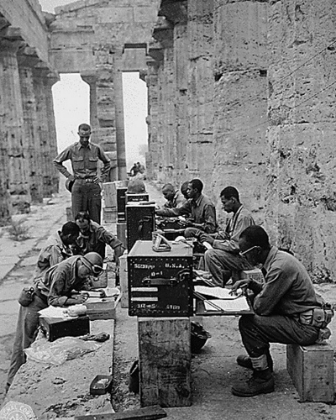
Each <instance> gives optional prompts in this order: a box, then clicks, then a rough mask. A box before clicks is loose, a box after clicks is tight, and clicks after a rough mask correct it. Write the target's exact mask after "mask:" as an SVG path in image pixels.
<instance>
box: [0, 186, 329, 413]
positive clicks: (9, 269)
mask: <svg viewBox="0 0 336 420" xmlns="http://www.w3.org/2000/svg"><path fill="white" fill-rule="evenodd" d="M147 189H148V192H149V195H150V199H152V200H156V199H160V200H161V199H162V197H161V196H160V194H159V193H158V192H157V190H156V189H155V188H153V187H151V186H150V185H147ZM69 198H70V197H69V194H68V193H67V192H66V191H62V192H61V193H60V194H59V195H58V196H56V197H54V198H52V199H50V200H46V202H45V203H44V205H43V206H36V207H33V209H32V213H31V214H30V215H28V217H27V226H29V227H30V229H29V233H30V234H31V238H30V239H28V240H26V241H12V240H11V239H9V237H8V234H7V233H6V232H5V230H4V229H2V230H1V233H2V236H1V237H0V267H1V270H0V273H1V274H0V276H1V279H0V302H1V306H0V357H1V359H0V360H1V362H0V392H1V391H3V387H4V382H5V373H6V371H7V368H8V362H9V355H10V349H11V343H12V339H13V333H14V329H15V323H16V316H17V311H18V304H17V303H16V299H17V296H18V292H19V291H20V289H21V288H22V285H23V284H26V283H28V282H29V278H30V276H31V273H32V271H33V267H34V264H35V262H36V256H37V253H38V251H39V249H40V247H41V244H42V243H43V241H44V240H45V239H46V237H47V236H48V235H49V234H50V233H53V232H54V231H55V230H57V229H58V228H59V226H61V225H62V224H63V223H64V222H65V208H66V207H67V206H68V205H69ZM110 228H111V229H113V226H111V227H110ZM1 233H0V234H1ZM317 288H318V290H319V291H320V292H321V293H322V294H323V295H324V296H326V297H327V298H328V299H329V301H331V302H332V303H333V304H335V305H336V286H335V285H331V284H324V285H320V286H318V287H317ZM198 320H199V321H201V323H202V324H203V325H204V327H205V329H206V330H207V331H209V332H210V333H211V335H212V337H211V338H210V339H209V340H208V342H207V344H206V346H205V347H204V348H203V349H202V351H201V353H199V354H197V355H194V357H193V361H192V380H193V385H192V386H193V404H192V406H191V407H180V408H167V409H165V410H166V412H167V414H168V418H169V419H172V420H178V419H179V420H180V419H186V420H189V419H190V420H191V419H193V420H195V419H197V420H198V419H200V420H203V419H204V420H209V419H210V420H212V419H218V418H221V419H230V420H232V419H233V420H242V419H249V420H250V419H253V420H260V419H265V420H268V419H280V420H287V419H288V420H289V419H290V420H299V419H300V420H301V419H302V418H305V419H306V420H313V419H335V418H336V406H334V405H330V404H324V403H300V402H299V398H298V394H297V392H296V390H295V388H294V386H293V384H292V382H291V380H290V378H289V375H288V373H287V371H286V354H285V346H282V345H274V346H272V353H273V357H274V361H275V380H276V390H275V392H274V393H272V394H268V395H263V396H258V397H254V398H246V399H244V398H238V397H234V396H232V395H231V392H230V389H231V385H232V383H233V382H234V381H235V380H237V379H243V378H246V377H248V375H249V373H248V372H247V371H246V370H244V369H242V368H239V367H238V366H237V365H236V363H235V359H236V357H237V355H238V354H240V353H242V352H243V347H242V345H241V340H240V336H239V333H238V329H237V322H238V318H236V317H224V316H223V317H207V318H206V317H204V318H203V319H198ZM108 328H109V329H111V330H113V327H111V326H110V324H109V327H108ZM332 329H333V330H336V325H335V320H334V321H333V323H332ZM136 331H137V324H136V318H135V317H129V316H128V314H127V309H123V308H119V309H118V311H117V319H116V322H115V331H111V332H112V334H113V333H114V346H113V359H114V363H113V376H114V388H113V395H112V406H111V407H110V409H111V411H112V410H113V409H115V410H116V411H124V410H129V409H133V408H139V406H140V404H139V397H138V395H135V394H133V393H130V392H129V391H128V386H127V385H128V384H127V382H128V371H129V369H130V367H131V364H132V363H133V361H134V360H135V359H136V358H137V335H136ZM330 343H331V344H332V345H333V347H334V348H335V345H336V335H335V336H334V335H333V336H332V337H331V340H330ZM103 359H104V357H103ZM101 361H102V357H99V358H98V357H94V356H92V357H90V363H92V365H91V368H90V369H92V370H90V372H89V373H90V376H89V375H88V379H89V377H90V378H91V376H92V374H91V372H99V369H102V362H101ZM85 363H86V362H85ZM109 363H110V360H109V361H108V363H107V365H108V364H109ZM27 365H28V364H27ZM73 366H74V365H70V364H69V365H64V370H62V371H61V370H57V369H56V370H52V369H47V370H45V371H43V372H39V371H38V370H36V368H33V370H31V371H29V370H27V371H25V375H26V376H23V377H26V379H25V380H24V381H22V382H26V381H28V380H29V382H27V383H22V384H21V385H20V386H21V390H19V388H17V392H14V390H13V393H12V394H11V395H10V394H9V396H10V397H11V398H12V399H14V400H16V399H15V398H16V397H19V396H21V397H20V398H19V399H18V400H22V401H24V398H25V394H27V392H26V391H25V390H24V387H25V386H26V390H27V386H28V387H29V392H30V394H29V398H33V399H34V401H33V400H30V401H28V402H30V403H31V405H34V404H35V405H36V407H37V406H38V403H39V404H40V402H41V401H42V404H43V396H42V397H41V395H42V394H41V392H40V391H39V389H43V390H44V392H46V395H48V398H49V399H50V401H52V399H53V396H54V395H55V401H54V403H51V402H50V407H51V409H50V411H49V412H48V416H47V417H49V418H51V417H56V416H57V417H62V416H66V417H70V416H73V415H75V414H77V413H82V412H81V411H80V410H82V409H83V407H84V406H85V407H86V409H88V410H90V411H89V412H91V414H94V413H97V412H102V410H103V411H104V410H106V412H107V411H110V410H107V405H106V404H107V403H108V404H109V402H108V401H104V402H103V403H101V401H100V400H99V401H98V400H92V399H91V400H90V399H89V398H88V391H87V390H86V392H82V391H81V390H79V389H77V387H76V389H74V388H73V387H72V388H71V386H69V385H70V383H69V384H68V388H67V381H68V379H67V378H68V376H69V374H70V377H71V372H76V370H77V368H76V367H73ZM76 366H77V365H76ZM85 366H86V365H85ZM34 369H35V370H34ZM29 372H30V374H29ZM32 372H34V373H32ZM34 375H37V376H39V378H37V379H36V378H35V377H34ZM66 375H68V376H66ZM47 379H48V380H49V381H50V382H52V383H53V385H52V386H53V388H48V386H47V382H43V383H42V387H41V381H42V380H47ZM29 384H30V385H29ZM43 384H45V385H44V386H43ZM34 387H36V389H35V391H34V389H33V388H34ZM39 387H41V388H39ZM30 388H31V389H30ZM51 390H52V391H51ZM66 393H68V396H67V399H68V401H67V403H66V404H65V403H64V404H63V405H62V404H58V401H59V400H60V398H61V397H62V398H63V397H64V394H66ZM14 397H15V398H14ZM1 401H2V399H1V394H0V403H1ZM26 401H27V400H26ZM39 401H40V402H39ZM48 404H49V403H48ZM40 405H41V404H40ZM34 407H35V406H34ZM89 412H86V414H88V413H89ZM43 417H44V416H43ZM40 418H42V417H40V416H39V419H40Z"/></svg>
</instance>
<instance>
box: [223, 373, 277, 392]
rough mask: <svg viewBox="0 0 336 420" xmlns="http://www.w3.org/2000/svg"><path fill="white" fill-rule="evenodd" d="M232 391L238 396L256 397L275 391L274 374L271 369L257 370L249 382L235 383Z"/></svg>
mask: <svg viewBox="0 0 336 420" xmlns="http://www.w3.org/2000/svg"><path fill="white" fill-rule="evenodd" d="M231 392H232V394H233V395H236V396H238V397H254V396H255V395H260V394H269V393H270V392H274V378H273V374H272V372H271V371H270V369H266V370H261V371H257V370H255V371H254V372H253V375H252V377H251V378H250V379H249V380H248V381H247V382H241V383H237V384H235V385H233V386H232V389H231Z"/></svg>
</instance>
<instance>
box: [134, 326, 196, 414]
mask: <svg viewBox="0 0 336 420" xmlns="http://www.w3.org/2000/svg"><path fill="white" fill-rule="evenodd" d="M190 334H191V332H190V319H189V318H160V319H158V318H138V339H139V368H140V375H139V385H140V403H141V406H142V407H146V406H152V405H160V406H161V407H185V406H190V405H191V373H190V364H191V350H190Z"/></svg>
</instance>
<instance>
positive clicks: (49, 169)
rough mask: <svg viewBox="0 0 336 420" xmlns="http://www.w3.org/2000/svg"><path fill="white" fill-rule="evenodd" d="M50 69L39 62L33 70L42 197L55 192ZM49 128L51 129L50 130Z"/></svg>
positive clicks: (49, 195)
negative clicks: (50, 119) (40, 156)
mask: <svg viewBox="0 0 336 420" xmlns="http://www.w3.org/2000/svg"><path fill="white" fill-rule="evenodd" d="M49 74H50V69H49V68H48V67H47V66H46V65H45V64H44V63H39V64H38V65H37V66H35V68H34V71H33V77H34V89H35V97H36V113H37V121H38V123H37V132H38V136H39V141H40V150H41V155H42V159H41V166H42V173H43V197H51V195H52V194H53V193H54V192H55V186H54V182H55V176H56V175H55V170H54V166H53V164H52V160H53V158H54V157H55V156H56V155H57V152H56V148H55V146H56V144H57V143H56V139H55V132H54V129H53V127H52V126H51V124H54V123H49V121H48V119H49V118H52V119H53V118H54V116H53V115H52V114H53V113H52V112H51V105H50V101H51V88H50V86H48V82H47V78H48V75H49ZM50 130H51V131H50Z"/></svg>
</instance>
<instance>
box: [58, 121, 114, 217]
mask: <svg viewBox="0 0 336 420" xmlns="http://www.w3.org/2000/svg"><path fill="white" fill-rule="evenodd" d="M78 135H79V142H78V143H74V144H72V145H71V146H69V147H67V148H66V149H65V150H63V152H61V153H60V154H59V155H58V156H57V157H56V158H55V159H54V161H53V162H54V165H55V167H56V168H57V170H58V171H59V172H60V173H61V174H63V175H64V176H65V177H66V178H67V179H68V180H67V183H68V189H69V191H70V192H71V201H72V214H73V217H75V216H76V214H77V213H78V212H80V211H88V212H89V214H90V218H91V219H92V220H93V221H95V222H97V223H99V224H100V217H101V187H100V185H99V183H100V182H101V180H100V179H99V178H98V160H101V161H102V162H103V163H104V167H103V169H102V177H105V176H106V175H107V174H108V172H109V170H110V169H111V164H110V160H109V158H108V157H107V156H106V154H105V153H104V151H103V149H102V148H101V147H100V146H98V145H97V144H94V143H90V136H91V127H90V126H89V125H88V124H80V126H79V127H78ZM66 160H70V161H71V165H72V171H73V175H71V174H70V172H69V171H68V170H67V168H66V167H65V166H64V165H63V162H65V161H66Z"/></svg>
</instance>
